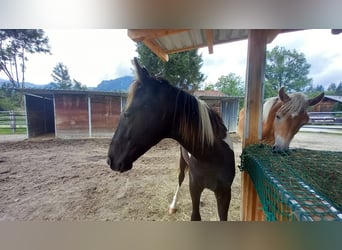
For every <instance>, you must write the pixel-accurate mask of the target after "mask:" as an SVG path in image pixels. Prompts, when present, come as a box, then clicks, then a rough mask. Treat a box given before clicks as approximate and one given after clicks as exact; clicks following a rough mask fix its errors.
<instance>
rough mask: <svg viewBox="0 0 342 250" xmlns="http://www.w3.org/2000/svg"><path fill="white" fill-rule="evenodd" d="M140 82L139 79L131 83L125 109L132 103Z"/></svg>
mask: <svg viewBox="0 0 342 250" xmlns="http://www.w3.org/2000/svg"><path fill="white" fill-rule="evenodd" d="M138 84H139V82H138V81H133V82H132V83H131V85H129V88H128V95H127V100H126V105H125V108H124V110H123V111H126V110H127V109H128V108H129V106H130V105H131V103H132V100H133V97H134V93H135V90H136V89H137V87H138Z"/></svg>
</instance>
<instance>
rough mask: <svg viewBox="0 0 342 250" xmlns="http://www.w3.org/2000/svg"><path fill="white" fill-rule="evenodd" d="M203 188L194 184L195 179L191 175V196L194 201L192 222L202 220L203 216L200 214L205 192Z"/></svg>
mask: <svg viewBox="0 0 342 250" xmlns="http://www.w3.org/2000/svg"><path fill="white" fill-rule="evenodd" d="M203 189H204V188H203V187H200V186H198V185H196V183H194V181H193V178H192V177H191V174H190V195H191V201H192V214H191V220H192V221H200V220H201V214H200V199H201V194H202V192H203Z"/></svg>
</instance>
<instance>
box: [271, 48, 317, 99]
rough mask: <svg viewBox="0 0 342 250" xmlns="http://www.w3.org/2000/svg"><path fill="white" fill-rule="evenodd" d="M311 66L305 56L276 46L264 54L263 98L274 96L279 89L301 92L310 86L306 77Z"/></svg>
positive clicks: (309, 81)
mask: <svg viewBox="0 0 342 250" xmlns="http://www.w3.org/2000/svg"><path fill="white" fill-rule="evenodd" d="M310 67H311V65H310V64H308V63H307V62H306V58H305V55H304V54H303V53H298V52H297V51H296V50H292V51H291V50H286V49H285V48H284V47H279V46H276V47H275V48H273V49H272V50H271V51H267V52H266V67H265V98H267V97H271V96H276V95H277V94H278V90H279V89H280V87H283V86H284V87H285V88H286V91H287V92H294V91H295V92H302V91H305V88H306V87H308V85H310V83H311V81H312V79H311V78H309V77H308V74H309V69H310Z"/></svg>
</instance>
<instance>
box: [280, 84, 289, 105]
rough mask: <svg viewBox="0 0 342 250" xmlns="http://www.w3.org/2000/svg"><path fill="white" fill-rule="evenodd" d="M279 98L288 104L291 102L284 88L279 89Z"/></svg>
mask: <svg viewBox="0 0 342 250" xmlns="http://www.w3.org/2000/svg"><path fill="white" fill-rule="evenodd" d="M279 98H280V100H281V101H282V102H287V101H289V100H290V97H289V96H288V95H287V94H286V93H285V89H284V87H281V88H280V89H279Z"/></svg>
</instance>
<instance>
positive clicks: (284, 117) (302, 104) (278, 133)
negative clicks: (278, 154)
mask: <svg viewBox="0 0 342 250" xmlns="http://www.w3.org/2000/svg"><path fill="white" fill-rule="evenodd" d="M323 97H324V93H321V94H319V95H318V96H316V97H314V98H311V99H307V97H306V96H305V95H304V94H302V93H293V94H289V95H287V94H286V93H285V90H284V87H282V88H280V90H279V97H278V101H277V102H276V103H275V104H274V105H273V107H274V109H275V111H274V112H273V114H274V118H273V132H274V145H273V150H275V151H283V150H287V149H288V148H289V145H290V142H291V140H292V138H293V137H294V135H295V134H296V133H297V132H298V130H299V129H300V128H301V127H302V126H303V125H304V124H305V123H307V122H308V121H309V115H308V113H307V109H308V107H309V106H314V105H316V104H318V103H319V102H320V101H321V100H322V99H323ZM271 113H272V112H270V114H271Z"/></svg>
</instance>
